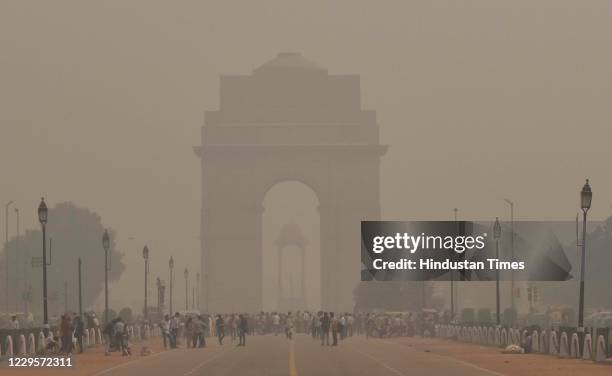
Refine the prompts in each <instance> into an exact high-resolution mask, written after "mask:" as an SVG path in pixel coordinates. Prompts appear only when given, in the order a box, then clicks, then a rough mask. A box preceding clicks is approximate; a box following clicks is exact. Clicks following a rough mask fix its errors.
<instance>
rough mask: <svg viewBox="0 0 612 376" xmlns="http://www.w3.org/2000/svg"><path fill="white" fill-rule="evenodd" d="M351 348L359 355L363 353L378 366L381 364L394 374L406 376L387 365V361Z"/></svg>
mask: <svg viewBox="0 0 612 376" xmlns="http://www.w3.org/2000/svg"><path fill="white" fill-rule="evenodd" d="M351 350H353V351H354V352H356V353H358V354H361V355H364V356H366V357H368V358H370V359H371V360H372V361H374V362H375V363H377V364H378V365H379V366H382V367H383V368H386V369H387V370H389V371H391V372H393V373H395V374H396V375H399V376H406V375H405V374H404V373H402V372H400V371H398V370H397V369H395V368H393V367H391V366H390V365H388V364H387V363H385V362H383V361H382V360H379V359H377V358H375V357H373V356H372V355H370V354H366V353H364V352H362V351H359V350H355V349H351Z"/></svg>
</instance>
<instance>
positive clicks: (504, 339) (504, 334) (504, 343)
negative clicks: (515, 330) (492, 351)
mask: <svg viewBox="0 0 612 376" xmlns="http://www.w3.org/2000/svg"><path fill="white" fill-rule="evenodd" d="M501 345H502V346H503V347H506V346H508V331H507V330H506V328H503V329H502V331H501Z"/></svg>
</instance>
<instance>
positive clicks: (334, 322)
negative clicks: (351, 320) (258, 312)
mask: <svg viewBox="0 0 612 376" xmlns="http://www.w3.org/2000/svg"><path fill="white" fill-rule="evenodd" d="M329 316H330V320H331V330H332V339H333V341H334V342H333V343H332V346H338V329H339V328H340V323H339V322H338V319H336V318H335V317H334V313H333V312H330V313H329Z"/></svg>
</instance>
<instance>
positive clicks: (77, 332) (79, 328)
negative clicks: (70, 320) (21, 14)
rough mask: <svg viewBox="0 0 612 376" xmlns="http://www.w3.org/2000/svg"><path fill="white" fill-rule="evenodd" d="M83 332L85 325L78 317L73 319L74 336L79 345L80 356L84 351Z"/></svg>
mask: <svg viewBox="0 0 612 376" xmlns="http://www.w3.org/2000/svg"><path fill="white" fill-rule="evenodd" d="M84 330H85V325H84V323H83V319H81V317H80V316H75V317H74V336H75V337H76V339H77V343H78V345H79V354H82V353H83V351H85V348H84V347H83V332H84Z"/></svg>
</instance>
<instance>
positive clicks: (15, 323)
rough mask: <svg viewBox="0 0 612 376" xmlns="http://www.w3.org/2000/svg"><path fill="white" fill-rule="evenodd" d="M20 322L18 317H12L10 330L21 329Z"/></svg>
mask: <svg viewBox="0 0 612 376" xmlns="http://www.w3.org/2000/svg"><path fill="white" fill-rule="evenodd" d="M19 328H20V325H19V320H17V316H15V315H13V316H11V322H10V323H9V329H19Z"/></svg>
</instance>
